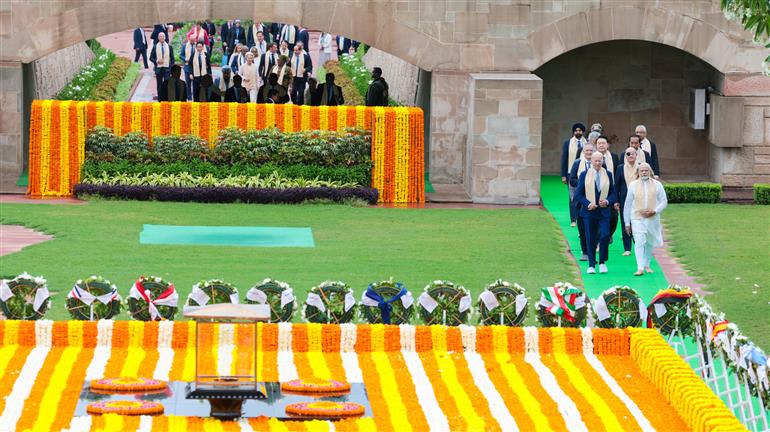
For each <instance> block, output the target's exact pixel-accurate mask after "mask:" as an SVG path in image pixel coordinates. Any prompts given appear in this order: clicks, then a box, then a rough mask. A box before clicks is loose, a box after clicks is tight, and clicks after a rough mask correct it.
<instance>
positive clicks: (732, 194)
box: [722, 186, 754, 204]
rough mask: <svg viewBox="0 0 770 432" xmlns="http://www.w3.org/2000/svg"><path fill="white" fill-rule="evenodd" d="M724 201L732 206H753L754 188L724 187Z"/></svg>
mask: <svg viewBox="0 0 770 432" xmlns="http://www.w3.org/2000/svg"><path fill="white" fill-rule="evenodd" d="M722 201H723V202H726V203H731V204H752V203H754V188H752V187H746V186H722Z"/></svg>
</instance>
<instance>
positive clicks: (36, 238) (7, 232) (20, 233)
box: [0, 225, 53, 256]
mask: <svg viewBox="0 0 770 432" xmlns="http://www.w3.org/2000/svg"><path fill="white" fill-rule="evenodd" d="M51 239H53V236H52V235H48V234H43V233H41V232H38V231H35V230H33V229H30V228H27V227H24V226H21V225H0V256H3V255H8V254H12V253H14V252H18V251H20V250H22V249H24V248H25V247H27V246H30V245H33V244H38V243H42V242H45V241H48V240H51Z"/></svg>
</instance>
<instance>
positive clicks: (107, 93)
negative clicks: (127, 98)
mask: <svg viewBox="0 0 770 432" xmlns="http://www.w3.org/2000/svg"><path fill="white" fill-rule="evenodd" d="M131 65H132V63H131V60H129V59H127V58H123V57H118V58H116V59H115V60H114V61H113V62H112V64H111V65H110V68H109V70H108V71H107V75H105V76H104V78H102V80H101V81H99V84H97V85H96V87H94V88H93V90H91V93H90V94H89V95H88V99H89V100H104V101H111V100H113V99H115V93H116V92H117V89H118V85H119V84H120V83H121V82H122V81H123V79H124V78H125V77H126V73H127V72H128V68H129V67H131ZM132 84H133V83H132Z"/></svg>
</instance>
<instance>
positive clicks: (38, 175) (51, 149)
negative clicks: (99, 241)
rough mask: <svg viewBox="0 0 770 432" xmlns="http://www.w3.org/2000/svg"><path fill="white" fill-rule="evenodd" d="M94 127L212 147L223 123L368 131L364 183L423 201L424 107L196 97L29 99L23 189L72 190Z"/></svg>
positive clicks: (387, 199)
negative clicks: (193, 138)
mask: <svg viewBox="0 0 770 432" xmlns="http://www.w3.org/2000/svg"><path fill="white" fill-rule="evenodd" d="M94 126H105V127H108V128H112V129H113V131H114V132H115V134H118V135H124V134H126V133H129V132H144V133H145V134H147V136H148V137H150V139H152V137H154V136H158V135H168V134H193V135H197V136H199V137H201V138H203V139H205V140H207V141H208V142H209V146H210V147H211V148H213V147H214V146H215V145H216V138H217V134H218V132H219V131H220V130H221V129H224V128H227V127H238V128H241V129H265V128H268V127H273V126H275V127H277V128H278V129H280V130H282V131H284V132H296V131H302V130H333V131H341V130H343V129H345V128H348V127H356V128H361V129H366V130H370V131H371V132H372V160H373V162H374V167H373V169H372V184H371V186H372V187H374V188H376V189H378V190H379V192H380V195H379V200H380V202H382V203H413V202H423V201H425V184H424V183H425V175H424V170H425V161H424V155H425V153H424V135H423V112H422V110H420V109H419V108H411V107H392V108H391V107H363V106H355V107H354V106H334V107H325V106H324V107H310V106H305V105H301V106H300V105H273V104H265V105H262V104H260V105H255V104H232V103H197V102H161V103H155V102H105V101H100V102H83V101H80V102H76V101H53V100H36V101H34V102H33V103H32V113H31V116H30V136H29V188H28V191H27V193H28V194H30V195H31V196H33V197H58V196H70V195H72V187H73V186H74V185H75V184H76V183H77V182H78V181H79V179H80V166H81V165H82V164H83V161H84V159H85V135H86V132H87V131H88V130H90V129H91V128H93V127H94Z"/></svg>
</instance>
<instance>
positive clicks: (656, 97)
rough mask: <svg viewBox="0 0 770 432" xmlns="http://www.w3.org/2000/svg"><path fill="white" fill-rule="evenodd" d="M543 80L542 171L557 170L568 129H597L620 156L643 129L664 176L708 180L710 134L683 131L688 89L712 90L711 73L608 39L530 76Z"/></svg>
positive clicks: (693, 62) (680, 58) (672, 53)
mask: <svg viewBox="0 0 770 432" xmlns="http://www.w3.org/2000/svg"><path fill="white" fill-rule="evenodd" d="M535 73H536V74H537V75H538V76H540V77H541V78H542V79H543V115H544V117H543V161H542V162H543V172H544V173H556V172H558V171H559V169H560V156H561V145H562V143H563V142H564V140H565V139H566V138H568V137H569V136H570V135H571V128H572V124H573V123H575V122H578V121H579V122H581V123H584V124H585V125H586V127H590V125H591V124H592V123H601V124H602V125H603V126H604V132H605V134H606V135H608V136H609V137H610V140H611V142H612V144H611V150H612V151H613V152H616V153H617V152H620V151H621V150H622V149H623V148H625V144H626V143H627V142H628V135H630V134H632V133H633V131H634V127H635V126H636V125H638V124H644V125H646V126H647V133H648V136H649V137H650V139H652V140H653V141H655V143H656V144H657V148H658V158H659V160H660V170H661V173H662V175H664V176H666V175H668V176H694V177H700V178H707V177H709V160H710V158H709V152H710V148H711V146H710V144H709V141H708V130H694V129H692V128H690V127H689V126H688V125H687V117H688V101H689V88H691V87H692V88H705V87H707V86H710V85H711V86H715V84H714V69H713V68H712V67H711V66H709V65H708V64H706V63H704V62H703V61H701V60H698V59H697V58H695V57H693V56H691V55H689V54H687V53H685V52H682V51H680V50H677V49H675V48H671V47H667V46H664V45H658V44H650V43H647V42H642V41H613V42H605V43H602V44H598V45H594V46H587V47H583V48H578V49H576V50H574V51H571V52H569V53H567V54H564V55H562V56H560V57H558V58H556V59H554V60H552V61H551V62H548V63H546V64H545V65H544V66H543V67H541V68H539V69H538V70H536V71H535Z"/></svg>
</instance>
